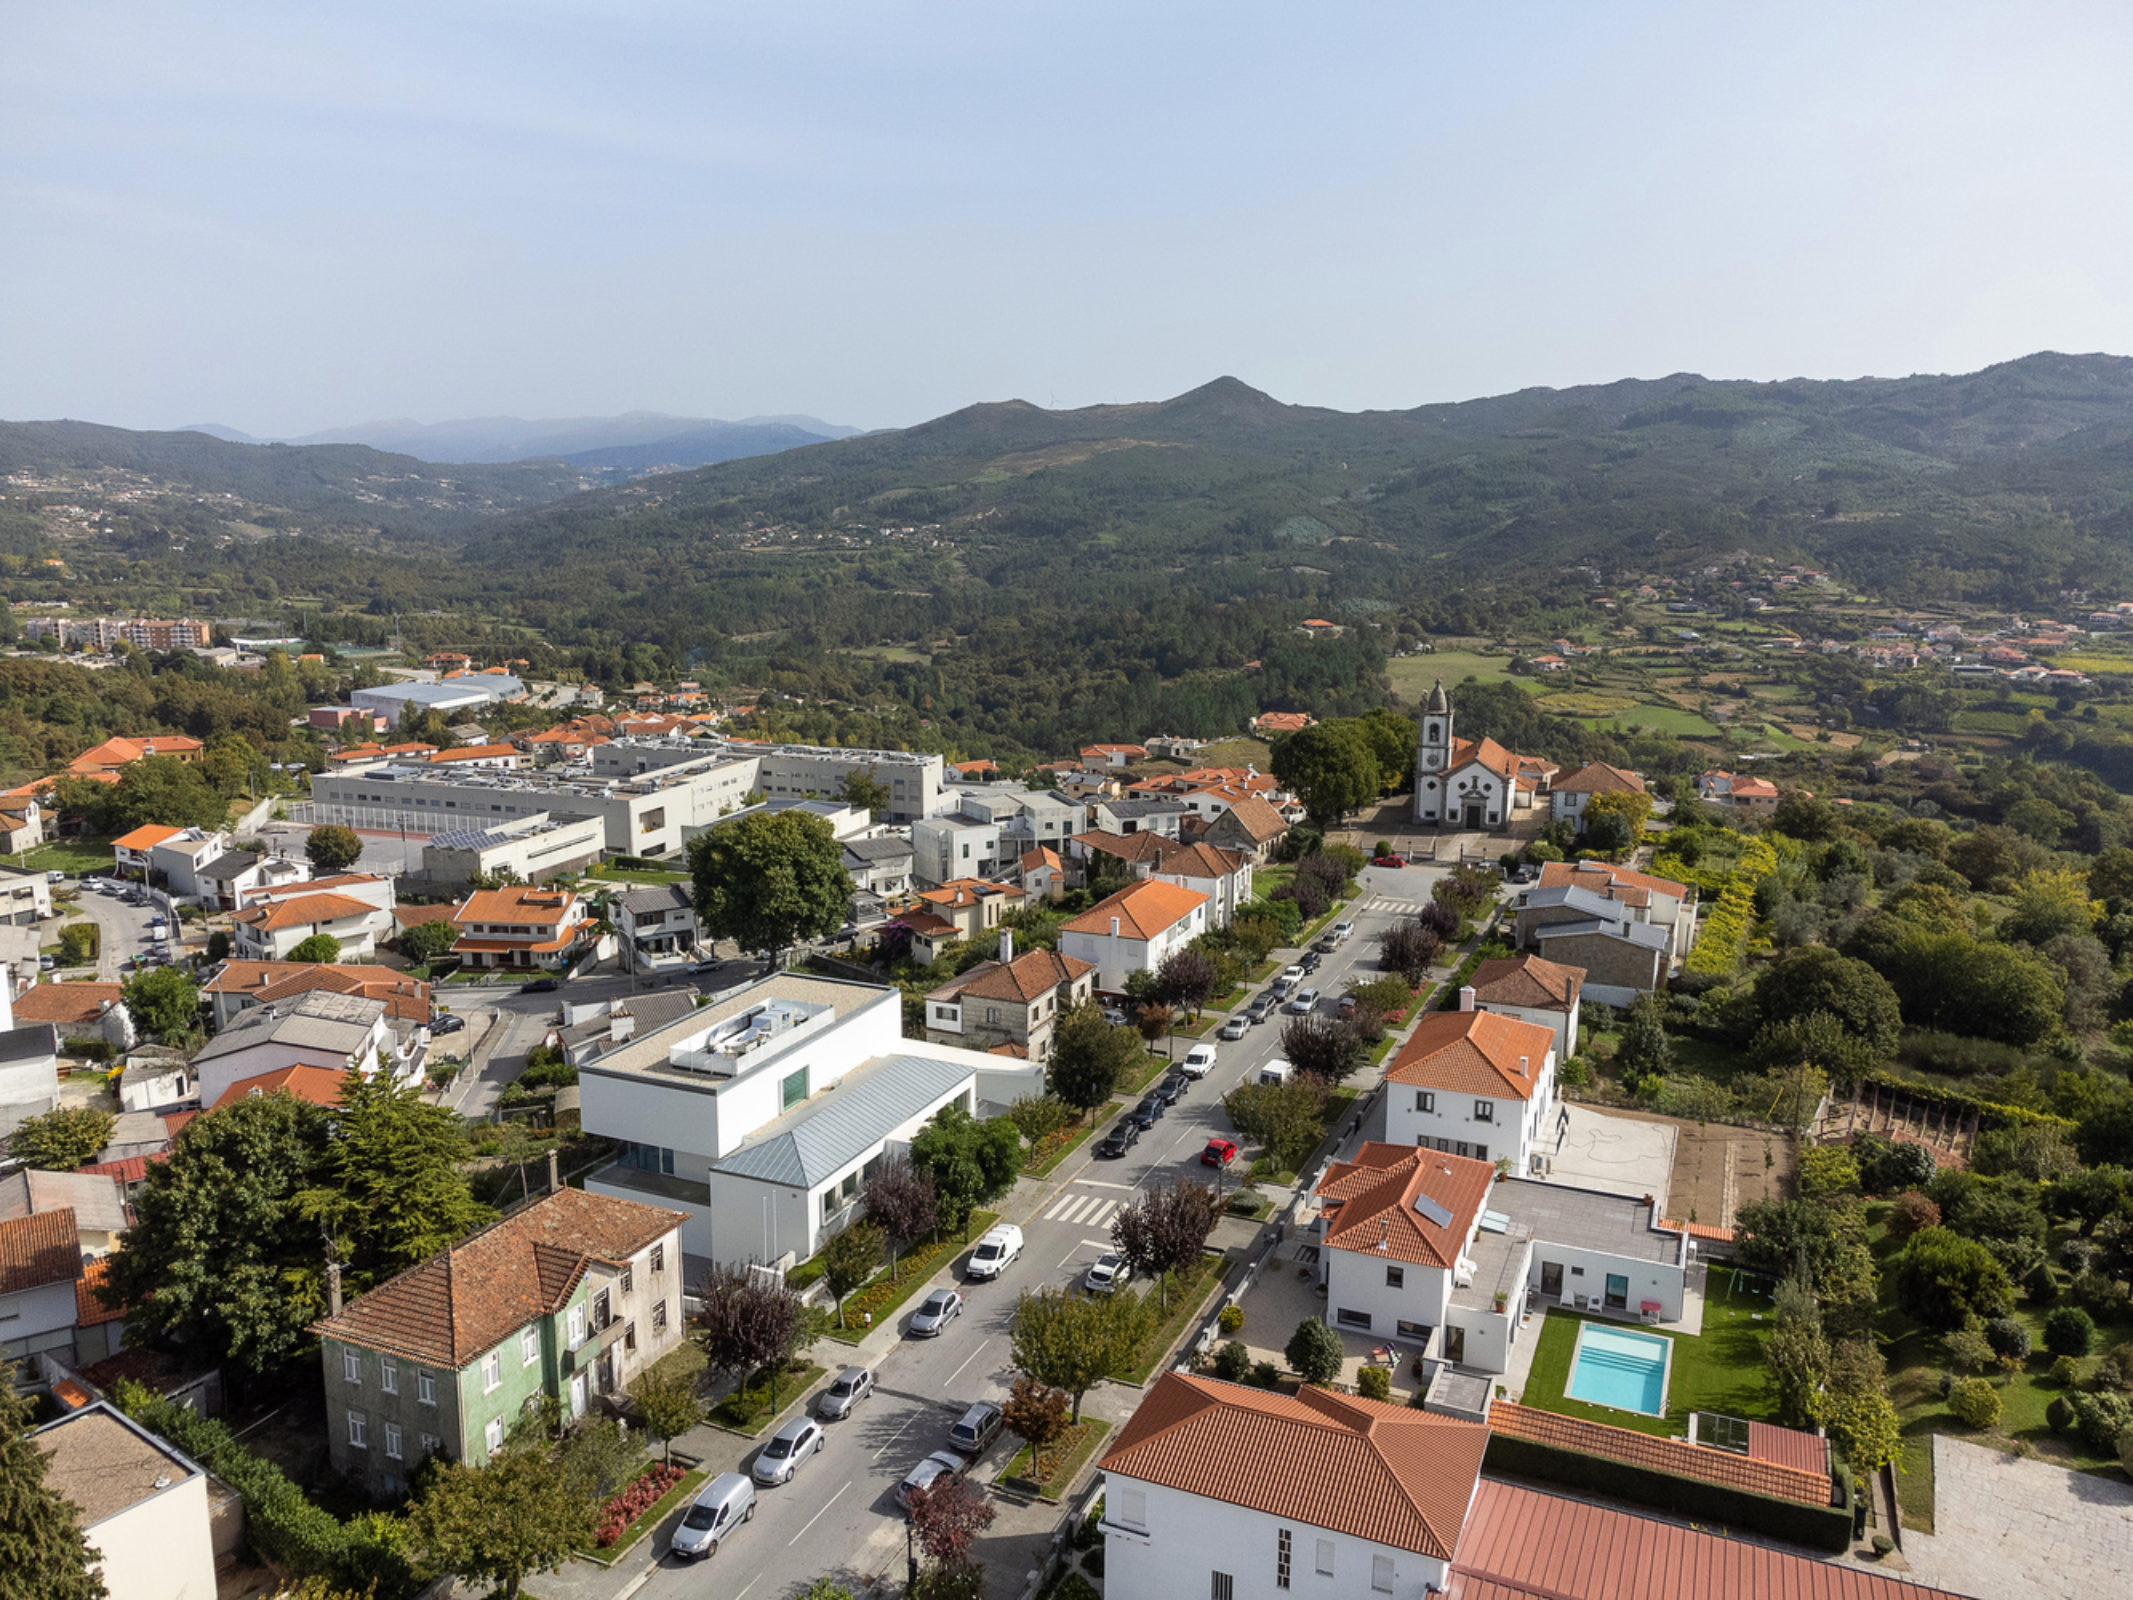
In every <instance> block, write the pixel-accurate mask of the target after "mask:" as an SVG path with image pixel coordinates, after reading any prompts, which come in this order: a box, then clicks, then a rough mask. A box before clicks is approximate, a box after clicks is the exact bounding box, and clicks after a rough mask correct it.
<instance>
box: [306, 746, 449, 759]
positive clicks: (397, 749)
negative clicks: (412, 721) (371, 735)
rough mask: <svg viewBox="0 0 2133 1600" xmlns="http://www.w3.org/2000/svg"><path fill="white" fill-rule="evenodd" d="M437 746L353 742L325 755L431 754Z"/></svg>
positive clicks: (355, 756)
mask: <svg viewBox="0 0 2133 1600" xmlns="http://www.w3.org/2000/svg"><path fill="white" fill-rule="evenodd" d="M436 753H437V747H436V746H435V745H433V744H354V745H349V746H348V747H347V748H346V749H342V750H336V751H334V752H333V753H332V754H331V755H329V756H328V757H326V759H327V760H328V761H369V760H372V759H373V758H375V757H378V756H433V755H435V754H436Z"/></svg>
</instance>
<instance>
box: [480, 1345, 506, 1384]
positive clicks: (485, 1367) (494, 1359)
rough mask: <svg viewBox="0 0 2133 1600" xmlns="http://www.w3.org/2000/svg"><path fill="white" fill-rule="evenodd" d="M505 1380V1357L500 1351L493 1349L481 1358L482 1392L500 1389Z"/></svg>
mask: <svg viewBox="0 0 2133 1600" xmlns="http://www.w3.org/2000/svg"><path fill="white" fill-rule="evenodd" d="M503 1382H504V1358H503V1355H502V1353H501V1352H500V1351H496V1350H491V1351H490V1352H489V1353H488V1354H487V1355H485V1356H483V1357H482V1358H481V1392H482V1393H483V1394H488V1393H489V1392H490V1391H492V1390H495V1389H499V1388H501V1387H502V1386H503Z"/></svg>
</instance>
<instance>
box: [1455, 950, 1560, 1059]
mask: <svg viewBox="0 0 2133 1600" xmlns="http://www.w3.org/2000/svg"><path fill="white" fill-rule="evenodd" d="M1467 988H1468V989H1469V990H1470V991H1471V992H1472V994H1473V996H1474V1008H1475V1009H1476V1010H1479V1011H1493V1012H1495V1013H1496V1014H1497V1015H1499V1016H1505V1017H1516V1018H1517V1019H1518V1020H1519V1021H1520V1022H1533V1023H1538V1024H1539V1025H1540V1026H1541V1027H1544V1028H1546V1029H1548V1030H1549V1031H1550V1032H1551V1033H1553V1034H1554V1035H1555V1059H1556V1062H1557V1064H1558V1065H1560V1064H1561V1063H1563V1062H1565V1061H1568V1060H1569V1059H1570V1058H1571V1057H1572V1056H1574V1055H1576V1054H1577V1053H1578V1027H1579V1022H1578V1009H1579V1006H1580V1004H1581V1003H1582V1001H1583V999H1584V989H1585V969H1584V968H1583V967H1572V966H1565V965H1564V964H1562V963H1561V962H1558V961H1544V960H1542V959H1541V958H1540V957H1539V956H1536V955H1516V956H1501V957H1498V958H1497V959H1495V960H1492V961H1484V962H1482V963H1481V965H1480V966H1478V967H1476V968H1475V969H1474V975H1473V977H1472V978H1471V979H1470V980H1469V982H1468V984H1467Z"/></svg>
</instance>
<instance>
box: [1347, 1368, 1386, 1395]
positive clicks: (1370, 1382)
mask: <svg viewBox="0 0 2133 1600" xmlns="http://www.w3.org/2000/svg"><path fill="white" fill-rule="evenodd" d="M1355 1392H1356V1393H1357V1394H1359V1395H1361V1396H1362V1397H1363V1398H1364V1399H1365V1400H1388V1401H1389V1400H1390V1399H1392V1374H1391V1373H1390V1372H1388V1371H1386V1370H1385V1369H1384V1368H1383V1367H1365V1368H1363V1370H1362V1371H1360V1372H1358V1373H1357V1374H1356V1375H1355Z"/></svg>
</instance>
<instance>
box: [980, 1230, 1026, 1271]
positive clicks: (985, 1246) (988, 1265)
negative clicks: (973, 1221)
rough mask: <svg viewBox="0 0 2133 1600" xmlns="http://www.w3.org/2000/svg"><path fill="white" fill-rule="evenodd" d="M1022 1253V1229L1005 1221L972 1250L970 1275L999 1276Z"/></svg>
mask: <svg viewBox="0 0 2133 1600" xmlns="http://www.w3.org/2000/svg"><path fill="white" fill-rule="evenodd" d="M1020 1254H1022V1230H1021V1229H1020V1228H1018V1227H1016V1226H1015V1225H1014V1224H1013V1223H1012V1222H1003V1223H1001V1224H1000V1225H999V1226H998V1227H997V1228H994V1229H993V1230H992V1231H991V1232H990V1233H988V1234H986V1235H985V1237H984V1238H982V1239H980V1240H979V1241H978V1247H977V1248H976V1249H975V1250H973V1251H971V1252H970V1276H972V1277H973V1278H997V1277H998V1276H999V1275H1000V1274H1001V1273H1003V1272H1005V1271H1006V1270H1007V1267H1008V1263H1010V1262H1011V1261H1013V1260H1014V1259H1015V1257H1016V1256H1019V1255H1020Z"/></svg>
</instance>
